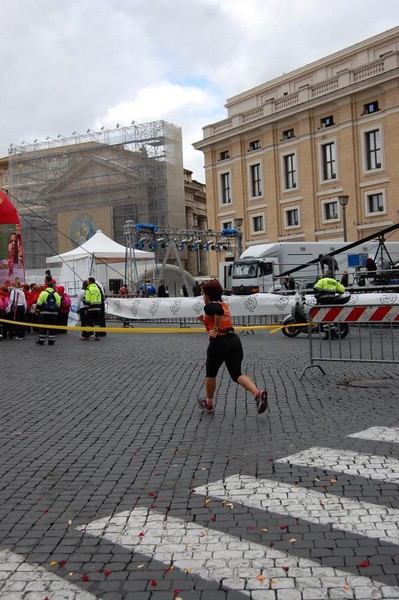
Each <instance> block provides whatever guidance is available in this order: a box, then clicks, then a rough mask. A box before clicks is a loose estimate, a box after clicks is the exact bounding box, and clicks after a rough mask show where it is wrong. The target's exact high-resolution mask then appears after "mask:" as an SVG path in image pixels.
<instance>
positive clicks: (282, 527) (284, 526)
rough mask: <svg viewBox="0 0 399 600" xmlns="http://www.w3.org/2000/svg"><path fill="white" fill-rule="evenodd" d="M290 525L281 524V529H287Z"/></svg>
mask: <svg viewBox="0 0 399 600" xmlns="http://www.w3.org/2000/svg"><path fill="white" fill-rule="evenodd" d="M287 528H288V525H280V529H287Z"/></svg>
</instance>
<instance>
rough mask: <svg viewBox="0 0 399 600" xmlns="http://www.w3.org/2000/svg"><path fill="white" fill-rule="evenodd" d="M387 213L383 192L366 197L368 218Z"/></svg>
mask: <svg viewBox="0 0 399 600" xmlns="http://www.w3.org/2000/svg"><path fill="white" fill-rule="evenodd" d="M381 212H385V199H384V194H383V193H382V192H376V193H372V194H367V196H366V216H373V215H375V214H376V213H381Z"/></svg>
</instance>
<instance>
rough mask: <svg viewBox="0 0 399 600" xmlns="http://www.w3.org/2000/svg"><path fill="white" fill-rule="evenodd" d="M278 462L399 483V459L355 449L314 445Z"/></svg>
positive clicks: (277, 461)
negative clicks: (355, 450) (364, 452)
mask: <svg viewBox="0 0 399 600" xmlns="http://www.w3.org/2000/svg"><path fill="white" fill-rule="evenodd" d="M276 463H289V464H291V465H296V466H300V467H317V468H321V469H328V470H329V471H334V472H337V473H347V474H348V475H357V476H358V477H367V478H369V479H378V480H380V481H390V482H391V483H399V460H397V459H395V458H389V457H385V456H377V455H374V454H363V453H361V452H354V451H353V450H339V449H338V450H337V449H335V448H323V447H320V446H314V447H313V448H309V450H304V451H303V452H298V453H297V454H292V455H291V456H286V457H284V458H279V459H278V460H276Z"/></svg>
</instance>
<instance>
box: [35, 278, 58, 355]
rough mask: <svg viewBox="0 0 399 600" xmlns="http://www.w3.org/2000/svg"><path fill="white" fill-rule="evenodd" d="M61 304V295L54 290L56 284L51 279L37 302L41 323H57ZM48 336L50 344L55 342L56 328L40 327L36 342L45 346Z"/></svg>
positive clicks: (37, 311) (52, 344)
mask: <svg viewBox="0 0 399 600" xmlns="http://www.w3.org/2000/svg"><path fill="white" fill-rule="evenodd" d="M60 306H61V296H60V295H59V294H58V292H56V291H55V290H54V284H53V283H52V282H51V281H49V282H47V287H46V289H45V290H43V291H42V292H40V294H39V297H38V299H37V302H36V313H37V314H38V317H39V318H38V320H39V325H57V319H58V310H59V308H60ZM47 336H48V345H49V346H54V344H55V329H46V328H45V327H40V328H39V338H38V340H37V341H36V344H38V345H39V346H43V345H44V343H45V341H46V337H47Z"/></svg>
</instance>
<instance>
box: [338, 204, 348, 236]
mask: <svg viewBox="0 0 399 600" xmlns="http://www.w3.org/2000/svg"><path fill="white" fill-rule="evenodd" d="M338 202H339V203H340V205H341V206H342V222H343V225H344V242H347V241H348V240H347V234H346V207H347V204H348V202H349V196H347V195H346V194H343V195H342V196H338Z"/></svg>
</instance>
